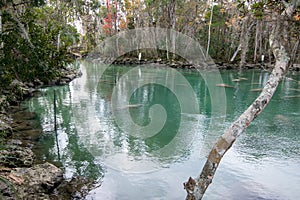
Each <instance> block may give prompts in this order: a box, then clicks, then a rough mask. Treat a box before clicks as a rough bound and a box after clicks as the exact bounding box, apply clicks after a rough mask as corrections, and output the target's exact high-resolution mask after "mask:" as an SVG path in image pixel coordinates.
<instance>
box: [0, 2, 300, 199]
mask: <svg viewBox="0 0 300 200" xmlns="http://www.w3.org/2000/svg"><path fill="white" fill-rule="evenodd" d="M144 28H162V29H163V30H172V31H175V32H178V33H180V34H183V35H185V36H188V37H189V38H191V39H192V40H193V41H197V43H199V44H200V45H201V47H202V49H203V51H204V52H203V55H205V56H206V57H211V59H212V60H213V62H214V63H215V66H216V67H217V68H218V69H220V70H222V69H229V70H236V71H238V72H239V73H238V74H239V75H238V77H237V79H234V80H236V82H243V81H245V80H247V79H246V78H244V77H242V75H241V74H242V71H246V72H247V70H250V71H249V73H250V72H252V71H251V70H262V71H264V72H268V73H269V75H268V76H269V79H268V81H266V82H265V85H263V86H261V87H260V88H254V89H253V88H252V90H253V91H254V90H256V91H259V92H261V93H260V95H257V96H258V98H257V99H255V100H254V101H253V102H252V104H251V103H250V102H248V104H247V106H249V107H248V108H246V107H245V112H243V113H241V112H238V114H241V115H240V117H238V116H236V117H238V118H237V119H235V120H232V121H234V122H233V123H232V124H231V125H230V126H228V128H227V129H226V130H225V131H224V132H223V133H224V134H223V135H222V136H221V137H220V138H219V140H217V142H216V144H215V146H213V147H212V150H211V152H210V153H209V155H208V158H207V161H206V163H205V164H204V168H203V170H202V172H201V174H200V175H199V176H198V177H197V178H195V179H193V178H191V177H190V178H189V179H188V181H187V182H185V183H184V189H185V190H186V192H187V197H186V198H187V199H201V198H202V195H204V193H205V191H206V189H207V188H208V186H209V185H210V184H211V182H212V179H213V177H214V174H215V172H216V170H217V168H218V166H219V163H220V161H221V159H222V158H223V155H224V154H225V153H226V152H227V150H229V148H231V146H232V144H233V143H234V142H235V140H236V138H237V137H239V136H240V134H241V133H243V132H244V131H245V130H246V128H247V127H248V126H249V125H250V123H251V122H252V121H253V120H254V119H255V118H256V117H257V116H258V115H259V114H260V113H261V112H262V110H264V108H265V107H266V106H267V104H268V103H269V102H270V100H271V98H272V96H273V94H275V91H276V89H277V86H278V85H279V83H280V81H281V80H282V79H284V76H285V75H286V74H287V73H288V71H293V72H298V71H300V44H299V43H300V1H299V0H282V1H277V0H237V1H228V0H224V1H219V0H215V1H211V0H207V1H199V0H188V1H187V0H66V1H62V0H1V2H0V125H1V126H0V151H5V148H6V147H5V146H6V143H7V140H6V139H7V138H8V137H9V136H11V134H12V132H14V131H15V130H14V128H12V127H10V126H9V124H10V121H13V120H12V119H11V118H10V115H13V116H14V115H19V114H18V113H19V111H18V112H17V111H16V110H15V109H17V107H20V105H21V104H22V102H23V101H24V100H25V99H28V97H33V96H34V95H35V94H34V93H35V92H37V91H36V89H37V88H44V87H46V86H53V87H56V86H62V85H67V84H68V83H70V82H71V81H72V80H74V79H75V78H78V77H80V76H82V72H79V71H78V68H79V67H78V66H79V65H80V64H78V62H81V61H83V60H85V59H86V58H88V57H92V58H93V56H95V55H96V56H97V55H98V54H97V53H99V52H101V50H102V49H104V42H105V41H108V40H109V39H110V38H113V37H114V36H117V37H119V34H121V33H123V32H130V31H132V32H134V31H135V30H139V29H141V30H143V29H144ZM159 30H161V29H159ZM142 40H143V38H142ZM144 40H147V39H144ZM148 40H150V39H149V38H148ZM118 42H119V41H118ZM130 42H132V43H130V45H132V46H134V47H131V49H134V50H133V51H131V52H126V53H124V54H122V53H119V52H121V51H122V49H125V47H124V46H125V45H128V43H126V42H123V43H122V41H121V40H120V43H118V44H117V45H116V48H117V49H113V50H111V52H112V53H110V54H109V55H107V54H106V55H105V56H106V57H102V58H101V59H102V60H107V61H109V62H111V63H115V64H125V65H126V66H127V65H129V66H135V65H136V64H138V63H139V64H140V63H141V62H143V63H144V64H145V63H146V64H151V63H158V62H159V63H163V64H167V65H169V66H171V67H175V68H182V69H183V68H186V66H188V67H189V68H194V67H193V64H191V63H188V62H189V61H187V60H185V58H183V57H181V56H180V55H177V54H176V53H174V52H177V50H176V48H180V46H179V45H177V44H178V41H176V39H174V38H172V37H169V36H166V38H165V40H164V41H162V42H161V46H162V47H163V49H164V50H162V49H161V48H158V47H157V48H152V49H141V48H140V47H139V43H140V42H139V40H138V38H136V39H133V41H130ZM150 42H151V41H150ZM154 42H157V41H154ZM122 45H123V46H122ZM109 48H112V47H111V46H110V47H109ZM113 48H114V46H113ZM99 49H100V50H99ZM115 52H118V53H117V54H116V53H115ZM120 54H121V56H120V57H117V56H119V55H120ZM99 55H100V54H99ZM99 55H98V56H99ZM140 56H141V57H140ZM116 57H117V58H116ZM112 59H115V60H112ZM74 63H75V64H74ZM125 65H124V66H125ZM74 66H75V67H74ZM96 71H97V70H96ZM125 71H126V67H125ZM271 71H272V72H271ZM107 73H108V72H107ZM111 73H115V72H111ZM119 73H120V74H123V73H124V71H123V70H122V69H119V68H117V73H116V74H114V76H116V78H115V80H114V81H112V82H113V83H111V82H110V81H111V80H102V79H101V80H99V82H98V83H97V84H100V83H106V85H105V86H102V85H101V84H100V86H99V87H100V88H101V89H103V88H104V89H103V90H107V88H106V87H108V88H109V87H111V86H110V84H112V85H113V84H115V85H113V86H117V85H116V83H115V82H116V80H117V79H119V78H120V77H118V76H119ZM228 73H231V72H230V71H229V72H228ZM87 74H88V71H87ZM91 74H92V73H91ZM91 74H88V75H89V76H91ZM253 74H254V73H253ZM231 76H232V75H231ZM261 76H262V75H261ZM293 76H295V77H296V75H295V74H293ZM253 77H254V75H253V76H252V79H253ZM286 80H288V79H286ZM290 80H291V81H293V82H292V83H293V84H294V83H295V84H296V85H297V87H299V85H300V81H299V80H297V79H296V78H295V80H294V79H290ZM225 82H226V81H225ZM252 83H253V82H252ZM74 84H76V83H74ZM180 84H181V83H180ZM196 85H197V84H196ZM291 85H292V84H291ZM216 86H221V87H224V88H227V89H228V88H235V87H234V86H232V85H230V83H228V84H223V83H222V84H220V83H219V84H216ZM87 87H88V90H92V89H91V88H92V86H91V84H90V85H88V86H87ZM195 87H196V86H195ZM279 87H281V86H279ZM148 89H149V88H148ZM63 90H64V89H63ZM289 90H293V91H299V89H298V88H289ZM70 91H71V89H70ZM38 92H39V91H38ZM54 92H55V91H54ZM60 92H61V93H63V92H66V91H63V92H62V91H60ZM210 92H211V91H210ZM45 93H46V92H45ZM111 93H112V92H111ZM58 95H62V96H63V97H60V96H59V97H58V98H65V96H67V95H66V94H65V93H63V94H60V93H59V94H58ZM71 96H72V95H70V98H71ZM111 96H112V95H105V100H109V101H112V100H111V99H113V97H111ZM288 97H289V98H293V99H297V98H298V96H297V95H293V96H288ZM51 98H52V96H51ZM55 98H56V96H55V93H54V101H56V99H55ZM90 98H91V97H90ZM47 101H50V102H51V103H52V102H53V100H52V99H51V100H49V99H48V100H47ZM59 101H61V102H59V105H58V106H60V107H63V106H64V104H63V103H62V102H63V101H62V100H61V99H59ZM167 104H168V103H166V105H167ZM141 105H142V104H139V103H136V104H132V105H131V104H129V105H125V107H126V108H127V107H128V108H130V109H140V108H139V107H142V106H141ZM295 105H298V104H297V102H296V103H295ZM51 106H52V105H50V107H51ZM55 106H56V105H55ZM29 107H30V106H29ZM45 107H49V105H47V106H45ZM95 107H96V106H95ZM243 108H244V107H243ZM64 109H65V108H64ZM38 110H39V111H40V110H42V108H38ZM62 110H63V109H62ZM21 112H23V110H22V111H21ZM49 112H50V111H49ZM51 112H52V111H51ZM62 112H67V111H66V110H63V111H62ZM149 112H150V111H149ZM45 113H46V111H44V113H43V112H42V114H43V115H46V114H45ZM74 113H75V114H74V115H76V112H74ZM133 113H134V112H133ZM146 113H147V114H149V113H148V112H146ZM58 114H61V113H58ZM77 114H78V113H77ZM131 114H132V113H131ZM31 115H32V116H31ZM54 115H56V114H54ZM87 115H88V114H87ZM8 116H9V117H8ZM276 116H277V115H276ZM48 117H49V116H48ZM31 118H36V114H32V113H30V116H29V117H28V116H27V115H26V116H24V118H22V120H28V119H30V120H31ZM279 118H280V117H279ZM61 119H62V121H71V118H70V119H69V118H68V119H66V115H65V116H63V115H62V116H61ZM280 119H282V118H280ZM284 119H285V118H284ZM55 120H56V119H55ZM26 123H27V122H26ZM18 124H22V123H21V122H18ZM55 126H56V122H55ZM67 129H68V130H69V129H71V128H70V127H68V128H67ZM38 132H39V131H38ZM56 139H57V138H56ZM72 140H76V141H77V140H78V138H76V137H72ZM128 140H130V139H128ZM53 143H55V142H53ZM56 143H57V144H58V143H59V142H58V141H56ZM133 143H134V142H133ZM145 143H147V140H145ZM78 144H79V143H78ZM57 146H58V145H57ZM79 146H80V145H79ZM129 146H130V145H129ZM153 146H155V145H153ZM74 149H79V147H78V146H76V147H74ZM77 151H78V152H81V153H87V152H88V153H87V154H88V155H89V156H90V152H89V151H88V150H86V149H83V150H81V151H79V150H77ZM5 152H6V153H7V151H5ZM2 153H3V152H1V154H2ZM6 153H3V156H2V155H0V158H1V160H0V183H1V182H3V183H5V184H6V183H7V180H10V181H11V180H12V182H17V183H21V182H22V181H21V179H18V178H16V176H15V175H13V176H12V177H10V178H8V179H7V178H5V177H8V176H9V175H7V174H8V171H10V170H11V169H10V168H12V166H14V165H12V164H11V163H10V162H16V161H11V160H9V158H8V160H9V161H7V158H6V157H5V155H6ZM58 154H59V153H58ZM27 156H28V155H27ZM59 156H60V155H59ZM30 157H31V154H30ZM74 157H75V156H74ZM91 157H92V158H91V159H89V160H88V161H86V162H88V163H89V164H90V163H92V162H94V159H95V158H94V157H93V156H91ZM2 159H3V160H2ZM13 159H14V158H13ZM78 159H79V158H78ZM80 159H81V157H80ZM80 159H79V160H80ZM75 160H76V159H75ZM76 161H77V160H76ZM22 162H23V161H22ZM7 163H10V164H7ZM90 165H91V166H92V167H91V168H92V170H96V169H97V170H100V171H101V170H102V169H100V168H101V167H102V166H101V167H99V166H97V165H96V164H94V163H93V164H90ZM25 166H26V165H25ZM6 167H8V168H9V169H8V168H6ZM47 167H49V168H51V167H52V165H51V166H50V165H49V166H43V168H47ZM76 167H77V166H76ZM77 168H79V167H77ZM55 170H56V168H55V167H54V168H53V173H56V174H55V175H53V176H62V175H61V173H62V172H60V171H55ZM77 170H78V169H77ZM89 170H90V169H88V171H89ZM198 170H200V169H198ZM41 173H44V171H42V172H41ZM88 173H91V172H90V171H89V172H88ZM101 173H102V172H101ZM101 173H100V172H99V173H98V175H97V176H98V178H99V177H101V176H102V175H100V174H101ZM103 173H104V172H103ZM187 174H188V175H189V173H187ZM188 175H186V177H188ZM24 180H25V179H24ZM24 180H23V181H24ZM59 180H60V181H61V180H62V179H59ZM51 181H53V183H52V182H51V184H52V185H51V186H47V187H49V188H50V189H49V188H48V189H47V190H46V192H45V191H44V193H48V192H49V191H50V190H51V191H52V189H53V187H54V186H53V185H56V183H55V181H57V180H51ZM73 181H74V182H72V184H75V183H76V180H73ZM78 182H80V184H82V185H81V186H80V187H79V188H81V187H84V186H83V185H84V184H86V185H89V186H88V187H90V186H91V182H90V181H87V180H81V179H80V180H79V181H78ZM9 184H10V183H9V182H8V183H7V184H6V185H9ZM75 185H76V184H75ZM0 186H1V184H0ZM72 186H74V185H72ZM77 186H78V185H77ZM67 187H68V186H64V187H62V189H61V190H65V188H67ZM75 187H76V186H75ZM0 189H1V188H0ZM48 190H49V191H48ZM3 191H4V189H3ZM21 191H23V189H21ZM24 191H25V190H24ZM26 191H27V190H26ZM1 192H2V190H1ZM83 193H84V192H83ZM47 195H48V194H47ZM84 195H85V194H83V195H82V196H84ZM1 197H2V196H1V194H0V198H1ZM52 197H53V196H51V195H50V196H49V198H52Z"/></svg>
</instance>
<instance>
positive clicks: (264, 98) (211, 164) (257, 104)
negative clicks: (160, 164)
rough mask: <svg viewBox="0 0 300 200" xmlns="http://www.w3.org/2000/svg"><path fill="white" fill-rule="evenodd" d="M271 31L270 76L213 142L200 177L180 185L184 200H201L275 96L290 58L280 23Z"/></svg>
mask: <svg viewBox="0 0 300 200" xmlns="http://www.w3.org/2000/svg"><path fill="white" fill-rule="evenodd" d="M274 17H277V19H278V17H279V18H280V15H277V16H274ZM272 27H273V29H272V32H271V34H270V36H269V43H270V46H271V49H272V51H273V54H274V56H275V59H276V63H275V67H274V69H273V71H272V74H271V75H270V77H269V80H268V82H267V83H266V85H265V87H264V88H263V90H262V92H261V94H260V95H259V96H258V97H257V99H256V100H255V101H254V102H253V103H252V104H251V105H250V106H249V107H248V109H247V110H246V111H245V112H244V113H243V114H242V115H241V116H240V117H239V118H238V119H237V120H236V121H235V122H234V123H233V124H232V125H231V126H230V127H229V128H228V129H227V130H226V131H225V133H224V134H223V135H222V136H221V137H220V138H219V139H218V140H217V142H216V144H215V145H214V146H213V148H212V150H211V151H210V153H209V155H208V158H207V160H206V163H205V165H204V167H203V169H202V172H201V174H200V175H199V176H198V177H197V178H195V179H193V178H192V177H190V178H189V180H188V181H187V182H186V183H184V188H185V190H186V191H187V197H186V199H187V200H198V199H202V197H203V195H204V193H205V191H206V189H207V188H208V186H209V185H210V184H211V183H212V180H213V177H214V175H215V172H216V170H217V168H218V166H219V164H220V161H221V159H222V158H223V156H224V155H225V153H226V152H227V151H228V150H229V149H230V147H231V146H232V144H233V143H234V141H235V140H236V139H237V137H238V136H239V135H240V134H241V133H243V132H244V131H245V129H246V128H247V127H248V126H249V125H250V123H251V122H252V121H253V120H254V119H255V118H256V117H257V116H258V115H259V114H260V113H261V112H262V111H263V109H264V108H265V107H266V106H267V104H268V103H269V101H270V100H271V98H272V96H273V94H274V93H275V91H276V88H277V86H278V84H279V82H280V81H281V79H282V77H283V75H284V74H285V73H286V71H287V69H288V66H289V60H290V58H289V56H288V54H287V52H286V50H285V48H284V46H283V45H282V44H281V43H280V41H279V40H278V38H277V37H278V36H279V35H280V23H278V21H277V23H274V25H273V26H272Z"/></svg>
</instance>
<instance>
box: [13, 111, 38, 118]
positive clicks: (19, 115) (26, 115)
mask: <svg viewBox="0 0 300 200" xmlns="http://www.w3.org/2000/svg"><path fill="white" fill-rule="evenodd" d="M36 117H37V115H36V113H35V112H26V111H20V112H16V113H14V114H13V118H14V119H17V120H20V119H23V120H33V119H36Z"/></svg>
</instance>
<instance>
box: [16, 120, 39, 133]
mask: <svg viewBox="0 0 300 200" xmlns="http://www.w3.org/2000/svg"><path fill="white" fill-rule="evenodd" d="M11 126H12V129H13V130H14V131H26V130H31V129H32V127H36V126H37V122H36V121H33V120H26V121H23V120H19V121H15V122H14V123H13V124H12V125H11Z"/></svg>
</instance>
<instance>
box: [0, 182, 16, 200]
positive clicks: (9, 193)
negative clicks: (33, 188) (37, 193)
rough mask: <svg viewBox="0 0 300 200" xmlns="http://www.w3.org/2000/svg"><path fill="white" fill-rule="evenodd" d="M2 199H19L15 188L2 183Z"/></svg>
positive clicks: (0, 188) (0, 195)
mask: <svg viewBox="0 0 300 200" xmlns="http://www.w3.org/2000/svg"><path fill="white" fill-rule="evenodd" d="M0 197H1V199H3V200H15V199H17V197H16V195H15V193H14V191H13V188H12V187H11V186H10V185H9V184H8V183H6V182H4V181H0Z"/></svg>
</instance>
